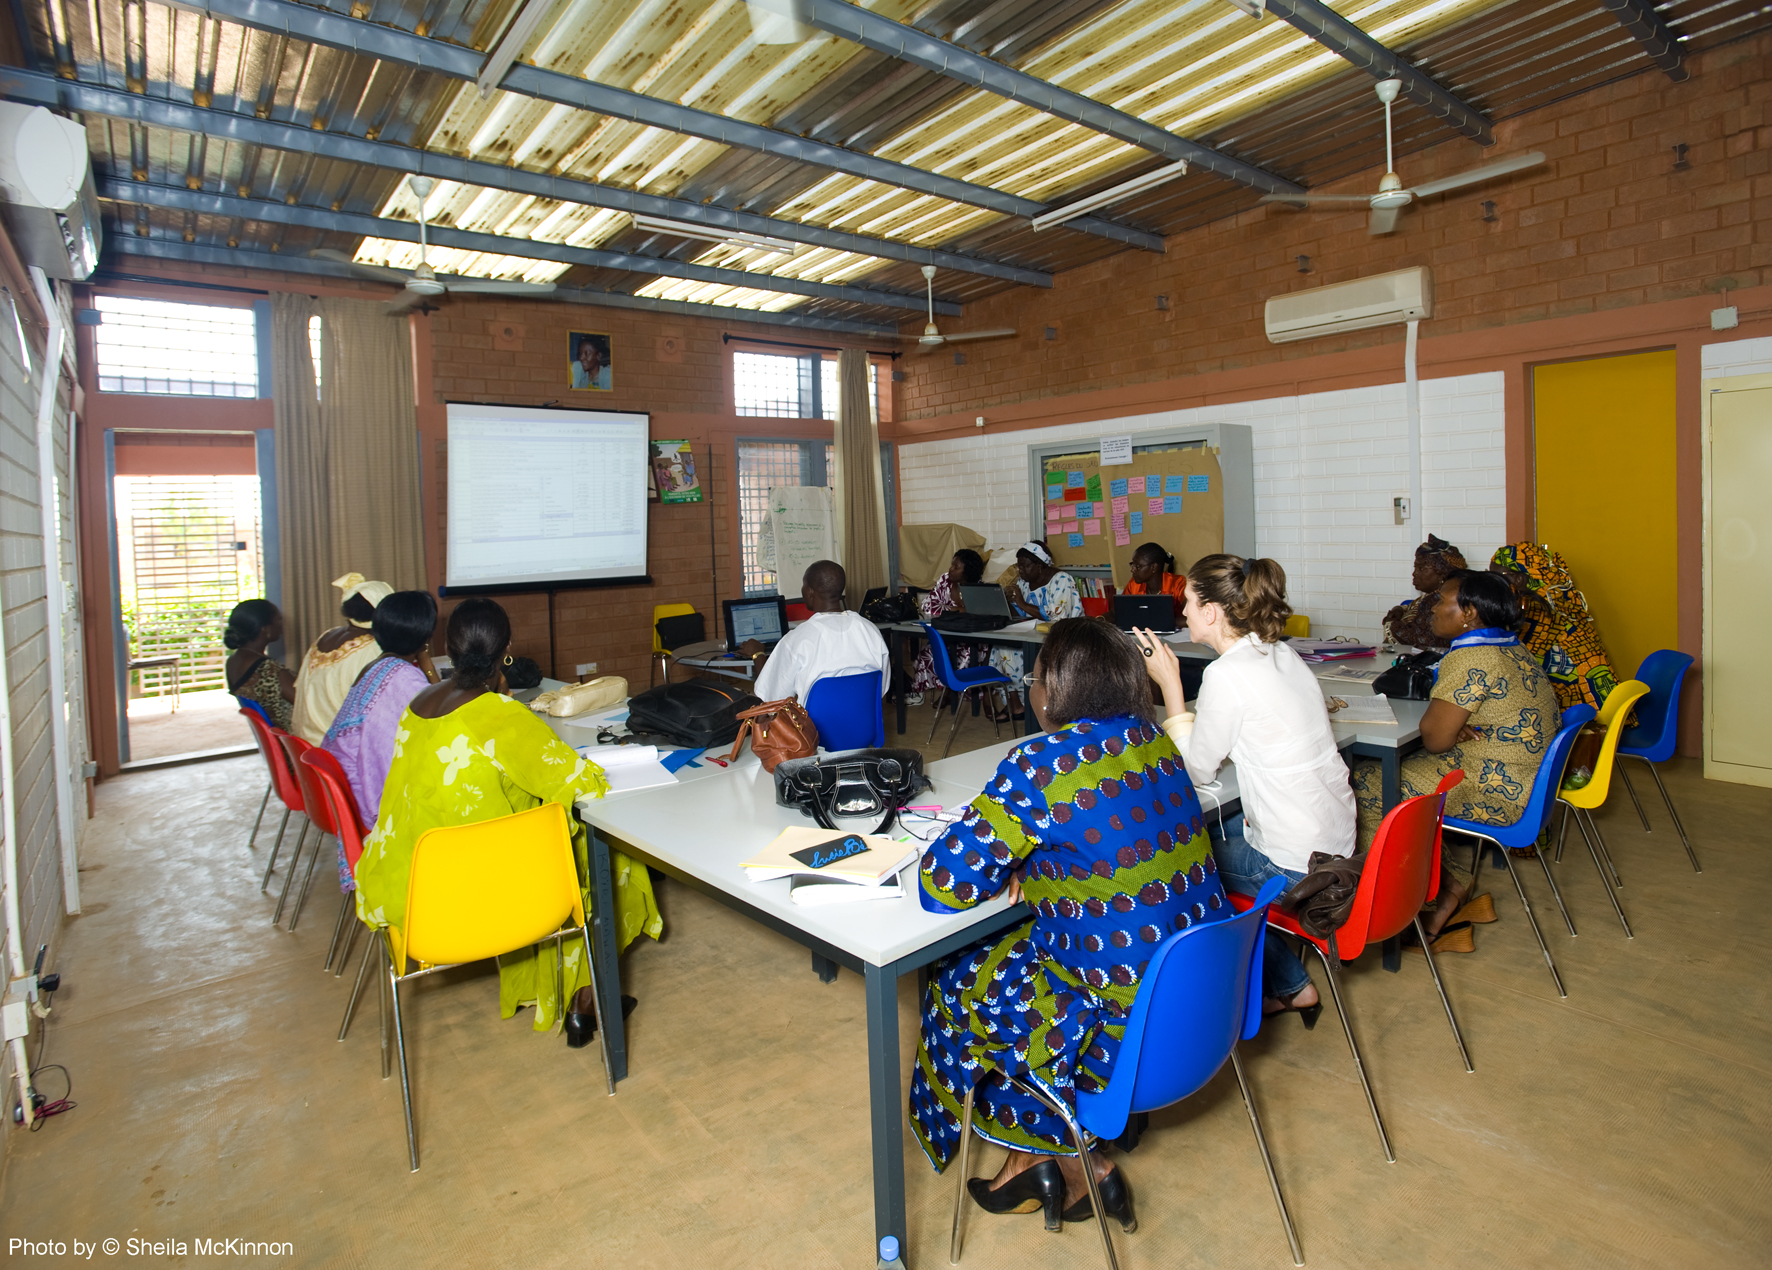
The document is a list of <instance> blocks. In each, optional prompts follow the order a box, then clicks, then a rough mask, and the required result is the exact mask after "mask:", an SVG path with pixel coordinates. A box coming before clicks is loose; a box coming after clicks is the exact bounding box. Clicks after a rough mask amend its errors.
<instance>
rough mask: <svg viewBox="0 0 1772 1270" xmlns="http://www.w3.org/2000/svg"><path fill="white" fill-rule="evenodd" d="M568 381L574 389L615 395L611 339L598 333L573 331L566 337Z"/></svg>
mask: <svg viewBox="0 0 1772 1270" xmlns="http://www.w3.org/2000/svg"><path fill="white" fill-rule="evenodd" d="M566 344H567V347H566V357H567V379H566V382H567V384H568V385H570V386H571V387H573V388H586V389H591V390H593V391H596V392H613V391H615V371H614V368H613V367H612V366H611V364H610V358H609V336H607V335H605V334H603V333H602V332H599V331H573V332H571V333H570V334H569V335H568V336H567V337H566Z"/></svg>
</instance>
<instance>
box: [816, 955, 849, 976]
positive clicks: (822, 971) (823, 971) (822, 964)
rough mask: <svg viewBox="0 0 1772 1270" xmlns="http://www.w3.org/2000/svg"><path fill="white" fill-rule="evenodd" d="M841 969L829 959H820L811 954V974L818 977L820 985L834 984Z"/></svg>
mask: <svg viewBox="0 0 1772 1270" xmlns="http://www.w3.org/2000/svg"><path fill="white" fill-rule="evenodd" d="M841 969H842V967H841V966H839V965H838V964H837V963H836V962H834V961H832V960H831V959H830V958H829V957H821V956H819V955H818V954H817V953H813V954H812V973H813V974H815V975H817V976H818V981H819V982H820V983H835V982H836V979H837V972H838V971H839V970H841Z"/></svg>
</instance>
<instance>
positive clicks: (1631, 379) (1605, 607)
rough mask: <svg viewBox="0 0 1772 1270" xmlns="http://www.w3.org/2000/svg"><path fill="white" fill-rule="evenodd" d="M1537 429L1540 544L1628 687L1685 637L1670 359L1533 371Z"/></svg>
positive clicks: (1602, 361)
mask: <svg viewBox="0 0 1772 1270" xmlns="http://www.w3.org/2000/svg"><path fill="white" fill-rule="evenodd" d="M1532 430H1533V446H1534V461H1535V487H1536V488H1535V497H1534V506H1535V507H1536V509H1537V518H1538V532H1537V535H1536V537H1537V540H1538V541H1539V542H1541V543H1544V544H1546V545H1548V546H1549V547H1550V548H1551V549H1552V550H1554V551H1557V552H1560V553H1561V554H1562V556H1563V559H1564V560H1566V561H1567V562H1568V564H1569V571H1570V572H1571V573H1573V574H1574V575H1575V581H1576V584H1577V585H1578V586H1580V587H1581V589H1582V591H1583V592H1584V593H1585V594H1586V596H1587V603H1588V608H1589V609H1590V610H1591V611H1592V612H1593V615H1594V622H1595V624H1596V625H1597V626H1598V627H1599V630H1600V638H1601V639H1602V640H1604V641H1605V644H1606V651H1607V653H1608V654H1609V655H1610V657H1611V659H1612V669H1613V670H1614V672H1616V673H1617V675H1618V678H1619V679H1620V680H1624V679H1629V678H1631V677H1632V676H1634V675H1635V674H1636V673H1637V667H1638V666H1640V665H1642V663H1643V658H1645V657H1647V656H1648V655H1649V654H1650V653H1652V652H1654V651H1655V650H1656V649H1658V648H1672V647H1674V646H1675V643H1676V641H1677V639H1678V637H1679V616H1678V606H1677V604H1676V603H1675V599H1674V597H1675V596H1676V595H1677V594H1678V593H1679V590H1678V588H1679V564H1678V555H1677V545H1678V544H1677V538H1678V526H1677V522H1676V518H1675V505H1674V499H1675V495H1674V466H1675V464H1674V355H1673V353H1672V351H1669V352H1665V353H1633V354H1630V355H1629V356H1626V357H1599V358H1594V359H1592V360H1590V361H1583V362H1560V363H1558V364H1556V365H1552V366H1539V367H1537V368H1535V369H1534V371H1533V374H1532Z"/></svg>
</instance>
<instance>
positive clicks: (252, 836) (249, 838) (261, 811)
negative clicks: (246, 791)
mask: <svg viewBox="0 0 1772 1270" xmlns="http://www.w3.org/2000/svg"><path fill="white" fill-rule="evenodd" d="M270 805H271V782H270V781H266V782H265V796H264V797H263V798H261V799H259V800H258V819H256V820H254V821H253V822H252V832H251V833H249V834H247V835H246V849H247V850H248V851H250V850H252V844H253V843H254V842H255V841H257V839H258V827H259V826H260V825H262V824H264V822H265V808H266V807H269V806H270Z"/></svg>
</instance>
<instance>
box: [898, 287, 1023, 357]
mask: <svg viewBox="0 0 1772 1270" xmlns="http://www.w3.org/2000/svg"><path fill="white" fill-rule="evenodd" d="M923 287H924V290H925V292H926V293H927V294H928V297H929V324H928V325H927V326H925V327H924V328H923V333H922V334H921V335H898V336H894V337H893V338H895V339H901V340H915V341H916V342H917V343H918V344H919V345H921V351H922V352H925V353H933V352H934V351H935V350H936V349H938V348H940V347H941V346H942V345H943V344H958V343H960V342H961V341H962V340H1001V339H1008V338H1009V337H1010V336H1012V335H1014V334H1015V328H1014V327H1013V326H999V327H995V328H993V329H992V330H989V331H962V332H960V333H959V334H957V335H943V334H942V333H941V331H940V330H938V329H937V328H936V325H935V266H934V265H924V266H923Z"/></svg>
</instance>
